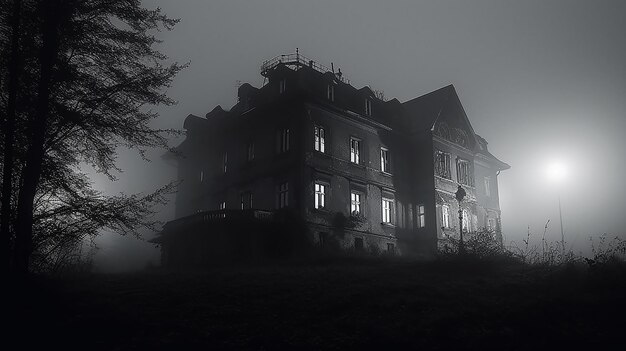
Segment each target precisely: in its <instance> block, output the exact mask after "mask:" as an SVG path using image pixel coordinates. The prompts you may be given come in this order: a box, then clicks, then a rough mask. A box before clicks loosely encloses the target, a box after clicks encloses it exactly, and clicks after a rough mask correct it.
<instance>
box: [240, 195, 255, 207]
mask: <svg viewBox="0 0 626 351" xmlns="http://www.w3.org/2000/svg"><path fill="white" fill-rule="evenodd" d="M251 208H252V193H251V192H250V191H246V192H244V193H241V209H242V210H249V209H251Z"/></svg>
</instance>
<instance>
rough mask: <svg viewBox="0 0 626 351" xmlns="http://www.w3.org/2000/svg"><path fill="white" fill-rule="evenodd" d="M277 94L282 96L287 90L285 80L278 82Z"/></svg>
mask: <svg viewBox="0 0 626 351" xmlns="http://www.w3.org/2000/svg"><path fill="white" fill-rule="evenodd" d="M278 90H279V92H280V93H281V94H282V93H284V92H285V91H286V90H287V79H286V78H283V79H281V80H280V83H279V88H278Z"/></svg>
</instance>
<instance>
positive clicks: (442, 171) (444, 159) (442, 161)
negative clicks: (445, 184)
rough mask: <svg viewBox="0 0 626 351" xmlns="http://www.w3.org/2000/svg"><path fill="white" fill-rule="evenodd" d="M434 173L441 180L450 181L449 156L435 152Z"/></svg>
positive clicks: (441, 152)
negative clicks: (441, 178)
mask: <svg viewBox="0 0 626 351" xmlns="http://www.w3.org/2000/svg"><path fill="white" fill-rule="evenodd" d="M435 173H436V174H437V175H438V176H440V177H443V178H447V179H452V176H451V174H450V154H449V153H446V152H443V151H437V152H436V153H435Z"/></svg>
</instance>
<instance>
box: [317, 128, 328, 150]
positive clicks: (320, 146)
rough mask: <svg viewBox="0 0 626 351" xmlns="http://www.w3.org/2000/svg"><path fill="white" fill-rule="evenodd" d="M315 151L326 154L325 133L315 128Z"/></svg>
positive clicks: (321, 129)
mask: <svg viewBox="0 0 626 351" xmlns="http://www.w3.org/2000/svg"><path fill="white" fill-rule="evenodd" d="M315 151H319V152H326V131H325V130H324V128H322V127H319V126H315Z"/></svg>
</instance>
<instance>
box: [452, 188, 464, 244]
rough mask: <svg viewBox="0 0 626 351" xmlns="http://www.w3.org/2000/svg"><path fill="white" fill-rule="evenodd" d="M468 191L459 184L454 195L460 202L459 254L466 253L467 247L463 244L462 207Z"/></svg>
mask: <svg viewBox="0 0 626 351" xmlns="http://www.w3.org/2000/svg"><path fill="white" fill-rule="evenodd" d="M465 195H467V193H466V192H465V189H463V187H461V185H459V188H458V189H457V190H456V193H455V194H454V196H456V200H457V201H458V202H459V254H460V255H462V254H464V253H465V247H464V246H463V209H462V208H461V201H463V199H464V198H465Z"/></svg>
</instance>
